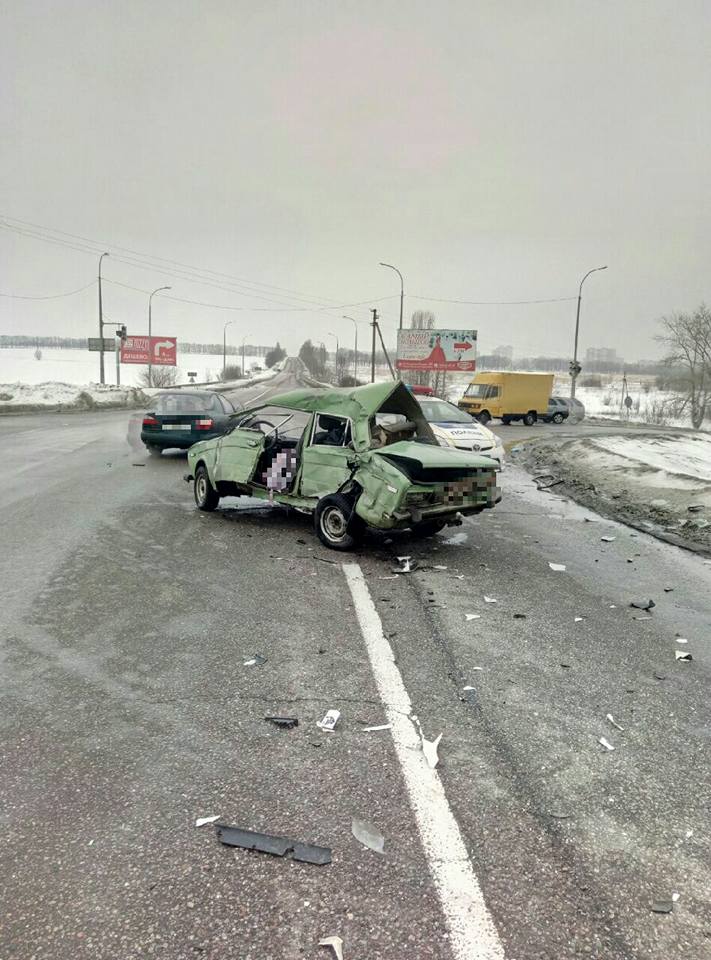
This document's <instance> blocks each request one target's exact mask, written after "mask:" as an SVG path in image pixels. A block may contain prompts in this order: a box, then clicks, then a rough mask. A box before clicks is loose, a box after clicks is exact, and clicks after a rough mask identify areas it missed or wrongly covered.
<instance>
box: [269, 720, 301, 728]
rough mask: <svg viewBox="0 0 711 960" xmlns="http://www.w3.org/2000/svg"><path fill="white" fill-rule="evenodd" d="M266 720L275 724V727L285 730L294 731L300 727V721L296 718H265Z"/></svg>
mask: <svg viewBox="0 0 711 960" xmlns="http://www.w3.org/2000/svg"><path fill="white" fill-rule="evenodd" d="M264 719H265V720H268V721H269V722H270V723H273V724H274V726H275V727H282V728H283V729H284V730H292V729H293V728H294V727H298V726H299V721H298V719H297V718H296V717H265V718H264Z"/></svg>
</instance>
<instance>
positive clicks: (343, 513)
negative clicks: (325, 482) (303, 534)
mask: <svg viewBox="0 0 711 960" xmlns="http://www.w3.org/2000/svg"><path fill="white" fill-rule="evenodd" d="M314 526H315V527H316V534H317V535H318V538H319V540H320V541H321V543H323V544H324V546H326V547H329V548H330V549H331V550H352V549H353V548H354V547H355V546H357V545H358V544H359V543H360V541H361V540H362V539H363V535H364V533H365V524H364V523H363V521H362V520H361V518H360V517H358V516H356V514H355V513H354V510H353V501H352V500H349V499H348V497H344V496H343V494H341V493H332V494H329V496H327V497H322V498H321V499H320V500H319V502H318V503H317V504H316V510H315V512H314Z"/></svg>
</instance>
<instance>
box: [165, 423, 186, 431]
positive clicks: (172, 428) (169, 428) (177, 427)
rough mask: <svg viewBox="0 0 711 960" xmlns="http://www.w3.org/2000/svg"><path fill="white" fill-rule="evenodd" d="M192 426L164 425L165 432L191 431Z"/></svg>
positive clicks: (184, 424)
mask: <svg viewBox="0 0 711 960" xmlns="http://www.w3.org/2000/svg"><path fill="white" fill-rule="evenodd" d="M190 427H191V424H189V423H164V424H163V429H164V430H189V429H190Z"/></svg>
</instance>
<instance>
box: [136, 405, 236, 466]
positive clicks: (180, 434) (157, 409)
mask: <svg viewBox="0 0 711 960" xmlns="http://www.w3.org/2000/svg"><path fill="white" fill-rule="evenodd" d="M238 407H239V405H238ZM236 412H237V408H236V407H235V405H234V404H233V403H232V402H231V401H230V400H228V399H227V397H224V396H223V395H222V394H221V393H214V392H213V391H211V390H190V391H188V390H171V391H169V392H167V393H160V394H158V395H157V396H156V397H155V398H154V400H153V402H152V403H151V410H150V411H149V412H148V413H146V414H145V415H144V417H143V422H142V424H141V440H142V442H143V443H144V444H145V445H146V447H147V448H148V450H149V451H150V452H151V453H153V454H156V456H160V454H161V453H162V452H163V450H167V449H168V448H169V447H177V448H178V449H182V450H186V449H187V448H188V447H191V446H192V445H193V444H194V443H196V442H197V441H198V440H203V439H209V438H211V437H219V436H221V435H222V434H223V433H224V432H225V430H226V429H228V427H229V426H230V425H231V423H230V416H231V415H232V414H234V413H236Z"/></svg>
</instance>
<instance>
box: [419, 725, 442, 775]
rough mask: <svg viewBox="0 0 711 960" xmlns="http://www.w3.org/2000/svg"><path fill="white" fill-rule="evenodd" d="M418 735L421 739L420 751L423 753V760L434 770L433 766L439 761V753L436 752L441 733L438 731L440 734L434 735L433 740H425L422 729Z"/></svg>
mask: <svg viewBox="0 0 711 960" xmlns="http://www.w3.org/2000/svg"><path fill="white" fill-rule="evenodd" d="M420 737H421V739H422V752H423V753H424V755H425V760H426V761H427V765H428V766H429V768H430V769H431V770H434V768H435V767H436V766H437V764H438V763H439V755H438V753H437V748H438V747H439V742H440V740H441V739H442V734H441V733H440V735H439V736H438V737H435V739H434V740H427V739H426V738H425V736H424V735H423V734H422V731H420Z"/></svg>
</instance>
